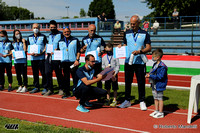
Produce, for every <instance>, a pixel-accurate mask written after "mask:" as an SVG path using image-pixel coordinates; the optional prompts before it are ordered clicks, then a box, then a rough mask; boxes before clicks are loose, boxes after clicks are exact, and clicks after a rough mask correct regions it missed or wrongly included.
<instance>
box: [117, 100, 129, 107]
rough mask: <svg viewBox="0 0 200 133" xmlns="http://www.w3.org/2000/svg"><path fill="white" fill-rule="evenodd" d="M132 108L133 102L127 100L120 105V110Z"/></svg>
mask: <svg viewBox="0 0 200 133" xmlns="http://www.w3.org/2000/svg"><path fill="white" fill-rule="evenodd" d="M130 106H131V102H130V101H128V100H125V101H124V102H123V103H122V104H121V105H119V106H118V107H119V108H127V107H130Z"/></svg>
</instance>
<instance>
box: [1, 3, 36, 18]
mask: <svg viewBox="0 0 200 133" xmlns="http://www.w3.org/2000/svg"><path fill="white" fill-rule="evenodd" d="M33 17H34V14H33V13H32V12H30V11H29V10H27V9H25V8H21V7H20V8H18V7H16V6H8V5H6V3H5V2H2V0H0V20H16V19H21V20H24V19H30V18H33Z"/></svg>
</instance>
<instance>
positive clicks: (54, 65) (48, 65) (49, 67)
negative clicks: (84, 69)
mask: <svg viewBox="0 0 200 133" xmlns="http://www.w3.org/2000/svg"><path fill="white" fill-rule="evenodd" d="M53 70H54V71H55V73H56V77H57V82H58V86H59V89H62V83H63V82H62V80H63V75H62V69H61V62H60V61H54V60H51V59H49V58H47V59H46V61H45V74H46V78H47V87H48V89H49V90H51V91H52V92H53V80H52V73H53Z"/></svg>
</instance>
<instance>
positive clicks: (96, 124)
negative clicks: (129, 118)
mask: <svg viewBox="0 0 200 133" xmlns="http://www.w3.org/2000/svg"><path fill="white" fill-rule="evenodd" d="M0 110H3V111H8V112H15V113H20V114H27V115H34V116H40V117H46V118H52V119H59V120H64V121H71V122H77V123H83V124H89V125H95V126H102V127H108V128H114V129H120V130H127V131H131V132H139V133H149V132H146V131H141V130H135V129H130V128H125V127H117V126H112V125H105V124H100V123H94V122H87V121H80V120H73V119H68V118H62V117H56V116H48V115H42V114H36V113H30V112H23V111H18V110H11V109H4V108H0Z"/></svg>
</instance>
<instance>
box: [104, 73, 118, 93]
mask: <svg viewBox="0 0 200 133" xmlns="http://www.w3.org/2000/svg"><path fill="white" fill-rule="evenodd" d="M111 84H112V89H113V90H118V89H119V87H118V75H116V80H115V81H112V79H110V80H107V81H105V89H106V90H109V89H111Z"/></svg>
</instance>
